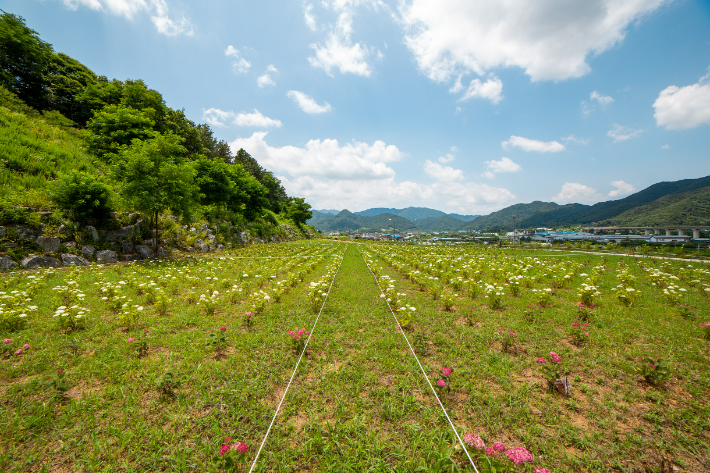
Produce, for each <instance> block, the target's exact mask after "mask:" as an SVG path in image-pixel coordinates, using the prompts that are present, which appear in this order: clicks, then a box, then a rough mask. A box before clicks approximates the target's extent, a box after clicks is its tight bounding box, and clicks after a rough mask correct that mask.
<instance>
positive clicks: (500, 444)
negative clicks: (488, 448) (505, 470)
mask: <svg viewBox="0 0 710 473" xmlns="http://www.w3.org/2000/svg"><path fill="white" fill-rule="evenodd" d="M493 450H498V451H499V452H504V451H505V445H503V442H493Z"/></svg>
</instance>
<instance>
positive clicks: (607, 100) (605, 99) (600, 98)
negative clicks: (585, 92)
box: [589, 90, 614, 106]
mask: <svg viewBox="0 0 710 473" xmlns="http://www.w3.org/2000/svg"><path fill="white" fill-rule="evenodd" d="M589 100H596V101H597V102H598V103H599V104H600V105H602V106H607V105H611V104H612V103H613V102H614V99H613V98H612V97H611V96H609V95H602V94H600V93H599V92H597V91H596V90H595V91H593V92H592V93H591V94H589Z"/></svg>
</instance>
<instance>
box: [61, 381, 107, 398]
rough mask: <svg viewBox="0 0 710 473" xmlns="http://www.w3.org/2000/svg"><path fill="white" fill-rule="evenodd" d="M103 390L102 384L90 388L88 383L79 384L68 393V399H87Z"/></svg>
mask: <svg viewBox="0 0 710 473" xmlns="http://www.w3.org/2000/svg"><path fill="white" fill-rule="evenodd" d="M102 388H103V386H102V385H101V384H95V385H93V386H89V385H88V384H86V383H79V384H77V385H74V386H72V387H71V388H70V389H69V391H67V397H68V398H69V399H76V400H79V399H83V398H85V397H89V396H91V395H92V394H94V393H96V392H98V391H100V390H101V389H102Z"/></svg>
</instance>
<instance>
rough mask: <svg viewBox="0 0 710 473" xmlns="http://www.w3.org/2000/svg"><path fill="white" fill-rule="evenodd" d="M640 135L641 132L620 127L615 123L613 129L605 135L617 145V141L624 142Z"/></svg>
mask: <svg viewBox="0 0 710 473" xmlns="http://www.w3.org/2000/svg"><path fill="white" fill-rule="evenodd" d="M641 133H643V130H635V129H633V128H629V127H627V126H621V125H619V124H617V123H614V128H612V129H611V130H609V131H607V132H606V135H607V136H609V137H611V138H614V143H618V142H619V141H626V140H628V139H629V138H636V137H637V136H639V135H640V134H641Z"/></svg>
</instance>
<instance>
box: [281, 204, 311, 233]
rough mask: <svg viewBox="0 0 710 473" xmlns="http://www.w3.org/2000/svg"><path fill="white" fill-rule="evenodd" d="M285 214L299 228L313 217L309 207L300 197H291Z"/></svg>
mask: <svg viewBox="0 0 710 473" xmlns="http://www.w3.org/2000/svg"><path fill="white" fill-rule="evenodd" d="M286 214H287V215H288V216H289V218H290V219H291V220H293V223H295V224H296V225H298V226H299V227H300V226H301V225H303V224H305V223H306V222H307V221H308V220H309V219H310V218H311V217H312V216H313V212H311V205H310V204H309V203H308V202H306V201H305V200H304V199H302V198H301V197H291V198H289V199H288V204H287V205H286Z"/></svg>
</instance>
